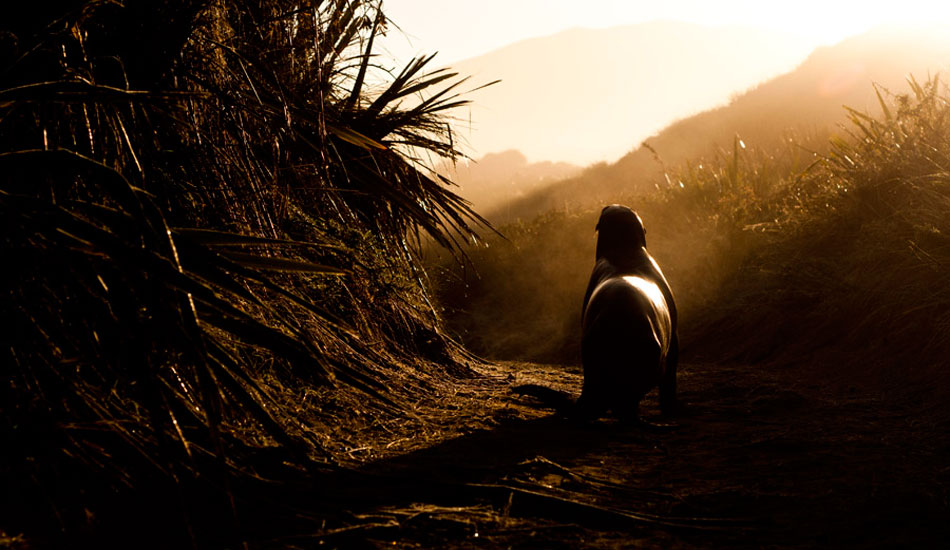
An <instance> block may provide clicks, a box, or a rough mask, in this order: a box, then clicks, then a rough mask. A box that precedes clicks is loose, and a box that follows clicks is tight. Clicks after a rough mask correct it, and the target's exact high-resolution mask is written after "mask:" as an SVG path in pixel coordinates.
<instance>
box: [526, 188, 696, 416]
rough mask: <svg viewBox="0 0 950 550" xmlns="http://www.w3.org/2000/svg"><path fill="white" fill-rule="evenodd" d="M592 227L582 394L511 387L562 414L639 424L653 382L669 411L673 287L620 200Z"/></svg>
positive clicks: (675, 351) (674, 359)
mask: <svg viewBox="0 0 950 550" xmlns="http://www.w3.org/2000/svg"><path fill="white" fill-rule="evenodd" d="M597 231H598V232H599V234H598V237H597V251H596V263H595V264H594V270H593V273H591V276H590V283H589V284H588V285H587V292H586V294H585V295H584V308H583V322H582V328H583V330H582V340H581V356H582V359H583V363H584V387H583V390H582V392H581V396H580V398H579V399H578V400H577V402H576V403H574V402H573V400H572V399H571V398H570V397H569V396H568V395H567V394H565V393H563V392H559V391H557V390H553V389H551V388H546V387H544V386H538V385H536V384H528V385H522V386H517V387H515V388H513V390H514V391H515V392H518V393H521V394H524V395H532V396H534V397H537V398H539V399H541V400H542V401H544V402H545V403H547V404H548V405H550V406H553V407H554V408H555V409H557V410H558V411H559V412H561V413H562V414H566V415H568V416H580V417H581V418H584V419H589V420H590V419H596V418H599V417H601V416H603V415H604V414H605V413H607V412H608V411H612V412H613V413H614V414H615V415H617V416H619V417H620V418H622V419H627V420H637V421H639V408H640V401H641V400H642V399H643V397H644V396H645V395H646V394H647V393H648V392H649V391H650V390H652V389H653V388H655V387H657V386H659V387H660V410H661V411H662V413H663V415H664V416H669V415H672V414H673V413H674V412H675V411H674V409H675V408H676V366H677V363H678V361H679V340H678V337H677V334H676V324H677V314H676V302H675V301H674V300H673V291H672V290H671V289H670V285H669V283H668V282H667V281H666V277H664V276H663V272H662V271H661V270H660V266H659V265H657V263H656V260H654V259H653V257H652V256H651V255H650V253H649V252H647V249H646V231H645V230H644V229H643V221H642V220H641V219H640V216H638V215H637V213H636V212H634V211H633V210H631V209H629V208H627V207H626V206H621V205H619V204H613V205H610V206H606V207H604V209H603V210H602V211H601V213H600V220H599V221H598V222H597ZM644 424H645V425H646V427H649V428H663V427H664V426H660V425H656V424H650V423H644Z"/></svg>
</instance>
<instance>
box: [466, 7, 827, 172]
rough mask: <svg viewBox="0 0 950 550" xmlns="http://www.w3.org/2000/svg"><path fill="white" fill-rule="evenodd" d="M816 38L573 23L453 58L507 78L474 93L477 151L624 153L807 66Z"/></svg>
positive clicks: (604, 156) (586, 157)
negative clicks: (589, 26) (658, 133)
mask: <svg viewBox="0 0 950 550" xmlns="http://www.w3.org/2000/svg"><path fill="white" fill-rule="evenodd" d="M811 49H812V44H811V43H809V42H807V41H805V40H803V39H801V38H799V37H796V36H793V35H786V34H782V33H775V32H772V31H764V30H761V29H755V28H749V27H738V26H728V27H726V26H724V27H705V26H701V25H695V24H690V23H682V22H650V23H642V24H637V25H630V26H623V27H615V28H608V29H596V30H591V29H573V30H568V31H564V32H561V33H557V34H554V35H551V36H546V37H541V38H535V39H530V40H525V41H522V42H518V43H516V44H513V45H510V46H507V47H504V48H501V49H499V50H496V51H494V52H491V53H488V54H486V55H484V56H480V57H477V58H473V59H469V60H466V61H462V62H459V63H455V64H453V66H452V68H453V70H458V71H459V72H460V73H461V74H465V75H472V76H473V77H474V79H473V80H476V81H489V80H494V79H501V80H502V82H501V83H500V84H498V85H495V86H491V87H489V88H487V89H485V90H481V91H479V92H478V94H477V95H476V96H475V97H474V98H473V99H474V101H475V104H474V105H473V106H472V112H471V120H472V121H473V122H472V129H471V132H469V131H467V129H466V130H463V131H462V134H463V137H464V138H466V139H467V140H468V141H469V142H470V143H471V145H472V146H473V148H474V150H475V156H480V155H485V154H487V153H494V152H499V151H505V150H510V149H518V150H520V151H522V152H524V154H525V155H526V156H527V157H528V158H529V159H531V160H556V161H565V162H571V163H575V164H581V165H584V164H590V163H592V162H597V161H604V160H611V161H612V160H615V159H617V158H619V157H620V156H621V155H623V154H624V153H625V152H627V151H629V150H630V149H631V148H632V147H633V146H635V145H636V144H637V143H639V142H640V141H641V140H642V139H643V138H645V137H647V136H649V135H651V134H653V133H655V132H656V131H658V130H660V129H661V128H663V127H665V126H667V125H668V124H670V123H671V122H672V121H674V120H676V119H678V118H682V117H683V116H686V115H689V114H692V113H696V112H700V111H702V110H705V109H709V108H711V107H714V106H716V105H721V104H723V103H725V102H727V101H728V99H729V96H730V95H731V94H733V93H735V92H736V91H742V90H746V89H748V88H749V87H751V86H754V85H755V84H757V83H759V82H762V81H764V80H766V79H767V78H770V77H772V76H775V75H778V74H782V73H784V72H786V71H788V70H790V69H791V68H793V67H794V66H795V65H797V64H798V63H800V62H801V61H802V60H803V59H804V58H805V57H806V56H807V55H808V53H809V52H810V51H811Z"/></svg>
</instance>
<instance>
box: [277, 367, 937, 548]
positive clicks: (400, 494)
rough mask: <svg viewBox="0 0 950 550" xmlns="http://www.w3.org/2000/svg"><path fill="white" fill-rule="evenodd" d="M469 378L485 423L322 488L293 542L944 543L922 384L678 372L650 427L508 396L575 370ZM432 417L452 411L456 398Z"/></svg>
mask: <svg viewBox="0 0 950 550" xmlns="http://www.w3.org/2000/svg"><path fill="white" fill-rule="evenodd" d="M481 370H482V371H483V374H484V375H485V376H484V378H482V379H479V380H476V381H473V382H472V384H471V387H469V388H468V389H467V390H466V392H468V393H467V394H466V395H465V397H467V399H468V401H467V402H468V403H470V406H471V408H472V409H473V410H478V411H479V414H482V415H483V412H484V411H485V410H490V411H492V414H491V418H490V419H487V420H486V419H485V418H480V420H478V422H473V424H472V425H473V426H474V427H478V426H489V427H487V428H485V429H477V430H476V431H473V432H471V433H467V434H460V435H458V436H457V437H449V438H447V439H444V440H443V441H441V442H439V443H436V444H434V445H432V446H429V447H427V448H422V449H417V450H414V451H410V452H407V453H403V454H400V455H398V456H394V457H391V458H387V459H383V460H379V461H375V462H372V463H370V464H368V465H366V466H365V467H364V468H363V469H362V473H361V474H359V475H357V476H356V477H348V478H346V479H341V480H338V483H340V486H339V488H341V489H343V488H345V489H346V490H345V491H343V492H344V493H346V494H347V497H346V498H344V499H342V500H341V501H340V502H339V506H340V509H341V510H343V511H344V512H345V514H346V517H348V518H349V519H348V520H347V521H345V522H343V523H341V524H340V525H336V526H328V525H324V526H323V529H321V531H320V533H319V534H316V535H314V534H312V533H311V534H310V535H308V536H306V537H305V538H304V539H301V541H303V540H307V541H308V542H307V544H305V545H304V546H307V547H310V546H311V544H312V543H313V542H314V538H316V539H318V540H319V542H320V544H321V547H324V548H332V547H339V548H629V547H638V548H639V547H644V548H709V547H722V548H816V547H820V548H887V547H908V548H910V547H914V548H937V547H944V546H943V545H944V544H946V543H947V540H950V489H948V488H950V435H948V434H950V414H948V413H947V410H948V406H947V404H946V403H944V402H938V401H935V399H934V398H933V395H932V393H931V392H928V391H927V390H926V388H922V389H919V390H913V391H912V390H907V391H901V392H897V391H891V390H887V389H884V390H878V391H873V390H871V389H869V388H867V387H864V388H857V387H854V386H849V385H848V384H846V383H844V384H842V383H840V382H833V381H829V382H827V383H826V381H825V380H823V379H822V377H821V376H820V372H821V367H820V366H816V365H810V366H809V367H808V368H806V367H803V366H795V365H792V366H786V367H771V368H765V367H756V366H750V365H721V364H685V365H681V371H680V372H681V375H680V378H679V386H680V397H681V400H682V402H683V404H684V407H683V411H682V414H681V415H680V416H679V418H677V419H676V424H677V427H676V428H675V429H673V430H671V431H668V432H653V431H645V430H643V429H642V428H639V427H636V426H630V425H624V424H620V423H618V422H616V421H611V420H604V421H600V422H597V423H593V424H588V425H582V424H578V423H575V422H572V421H569V420H565V419H561V418H558V417H556V416H554V415H553V413H552V412H551V411H549V410H545V409H543V408H541V407H540V406H539V405H538V402H536V401H534V400H533V399H532V398H530V397H522V396H518V395H516V394H514V393H512V392H511V391H510V388H511V387H512V386H514V385H517V384H523V383H540V384H545V385H548V386H550V387H553V388H557V389H563V390H566V391H571V392H576V391H578V390H579V388H580V383H581V374H580V371H579V370H578V369H576V368H573V369H571V368H565V367H559V366H546V365H534V364H525V363H506V364H500V365H491V366H484V367H482V369H481ZM816 373H818V375H816ZM809 380H811V381H814V382H809ZM655 397H656V396H655V395H651V396H648V398H647V400H646V401H645V402H644V403H643V406H642V412H643V414H644V416H645V417H647V418H650V417H651V416H654V415H656V414H657V413H658V409H657V406H656V399H655ZM465 402H466V401H465V400H462V401H460V403H465ZM446 414H447V415H462V416H464V415H466V414H467V411H466V406H465V405H461V406H460V408H459V409H457V410H455V411H454V412H453V411H451V410H447V411H446ZM453 420H454V421H457V418H455V419H453ZM331 483H332V482H331ZM282 542H283V543H284V544H286V543H287V542H288V540H286V539H285V540H283V541H282Z"/></svg>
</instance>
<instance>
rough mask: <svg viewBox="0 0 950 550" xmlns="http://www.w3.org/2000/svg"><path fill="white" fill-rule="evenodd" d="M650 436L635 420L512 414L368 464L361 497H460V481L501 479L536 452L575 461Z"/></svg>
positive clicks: (388, 501)
mask: <svg viewBox="0 0 950 550" xmlns="http://www.w3.org/2000/svg"><path fill="white" fill-rule="evenodd" d="M649 438H650V435H649V434H645V433H643V432H642V431H641V430H639V429H638V428H637V427H636V426H631V425H628V424H623V423H620V422H614V421H605V422H595V423H588V424H582V423H579V422H574V421H569V420H565V419H563V418H560V417H557V416H555V415H551V416H547V417H543V418H539V419H534V420H510V421H507V422H505V423H503V424H502V425H500V426H498V427H496V428H494V429H491V430H482V431H478V432H474V433H471V434H468V435H464V436H461V437H457V438H454V439H451V440H448V441H445V442H442V443H440V444H438V445H435V446H433V447H429V448H426V449H422V450H419V451H416V452H412V453H409V454H406V455H401V456H398V457H394V458H391V459H384V460H380V461H377V462H373V463H371V464H367V465H366V466H364V467H363V468H361V469H360V470H359V473H358V474H357V475H358V476H361V477H362V481H363V483H360V484H359V485H360V486H361V489H362V490H361V491H360V495H359V500H360V501H361V503H362V504H363V505H366V504H368V503H370V502H372V503H373V505H374V506H387V505H399V504H401V503H407V502H413V501H419V500H421V499H425V500H428V501H440V500H446V499H449V500H453V501H456V502H457V499H458V498H459V497H463V495H462V494H460V488H461V487H465V486H469V485H470V484H491V483H498V482H502V481H504V479H505V478H506V477H507V476H510V475H512V474H515V473H516V472H517V471H518V469H519V465H520V464H522V463H524V462H525V461H528V460H531V459H534V458H536V457H539V456H540V457H544V458H546V459H548V460H551V461H554V462H562V461H563V462H571V461H572V460H576V459H578V458H581V457H583V456H585V455H591V456H603V455H604V454H605V453H606V452H608V449H609V448H610V447H612V446H614V445H616V444H618V443H626V444H636V443H638V442H639V443H642V444H643V445H648V444H649V443H648V439H649ZM352 481H353V479H352V478H351V479H350V484H349V486H350V489H351V490H352V489H354V486H353V484H352ZM463 492H464V491H463ZM351 495H353V496H355V495H354V494H353V493H351Z"/></svg>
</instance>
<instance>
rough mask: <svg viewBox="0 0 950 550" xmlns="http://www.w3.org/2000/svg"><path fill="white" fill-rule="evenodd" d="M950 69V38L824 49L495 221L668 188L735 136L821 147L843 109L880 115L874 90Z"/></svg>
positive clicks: (891, 38) (871, 36)
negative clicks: (677, 173) (679, 173)
mask: <svg viewBox="0 0 950 550" xmlns="http://www.w3.org/2000/svg"><path fill="white" fill-rule="evenodd" d="M948 63H950V34H948V33H940V32H936V31H935V32H921V31H914V30H901V29H878V30H875V31H872V32H869V33H866V34H863V35H859V36H856V37H853V38H850V39H847V40H844V41H842V42H840V43H838V44H836V45H834V46H828V47H822V48H819V49H817V50H816V51H815V52H814V53H813V54H812V55H810V56H809V57H808V59H807V60H806V61H805V62H804V63H802V64H801V66H799V67H798V68H797V69H795V70H794V71H792V72H790V73H787V74H784V75H782V76H779V77H777V78H774V79H772V80H770V81H768V82H766V83H764V84H761V85H759V86H758V87H756V88H755V89H753V90H750V91H748V92H746V93H745V94H742V95H740V96H737V97H735V98H734V99H733V100H732V102H731V103H730V104H729V105H727V106H724V107H720V108H716V109H713V110H709V111H706V112H703V113H700V114H698V115H695V116H692V117H689V118H686V119H684V120H681V121H679V122H676V123H674V124H672V125H670V126H669V127H667V128H666V129H664V130H663V131H662V132H660V133H659V134H657V135H655V136H653V137H651V138H649V139H648V140H646V143H647V144H649V146H650V147H651V148H652V149H653V150H652V151H651V150H650V148H647V147H642V146H641V147H639V148H637V149H635V150H633V151H632V152H630V153H628V154H627V155H626V156H624V157H623V158H621V159H620V160H619V161H617V162H616V163H613V164H610V165H607V164H603V163H601V164H599V165H595V166H592V167H590V168H588V169H587V170H585V171H584V173H582V174H581V175H580V176H578V177H576V178H572V179H569V180H565V181H562V182H558V183H555V184H553V185H551V186H548V187H545V188H543V189H539V190H537V191H535V192H533V193H531V194H529V195H527V196H525V197H524V198H522V199H518V200H516V201H515V202H514V203H512V204H509V205H506V206H505V207H504V209H503V210H502V209H499V211H497V212H495V213H494V215H491V214H492V213H489V214H490V216H489V217H490V218H491V219H492V220H493V221H494V222H496V223H504V222H506V221H510V220H513V219H516V218H523V219H529V218H531V217H533V216H535V215H537V214H538V213H541V212H546V211H548V210H551V209H554V208H564V207H565V206H566V205H574V206H581V207H583V206H590V205H592V204H596V203H603V202H612V201H616V200H617V197H618V196H620V195H622V194H627V195H629V194H636V193H639V192H643V191H645V190H648V189H652V188H653V186H654V185H656V184H657V182H660V181H662V178H661V177H660V176H662V173H663V170H664V166H673V165H677V164H680V163H682V162H685V161H686V160H691V161H693V162H701V159H702V158H704V157H705V158H707V159H710V158H712V157H715V156H716V155H717V151H721V150H724V149H725V150H731V148H732V146H733V140H734V139H735V137H736V136H740V137H741V138H742V140H744V142H746V143H750V144H752V145H755V146H759V147H763V148H766V149H767V148H769V147H772V146H774V145H776V142H777V141H779V140H782V139H785V137H787V136H788V135H789V134H790V133H794V134H796V139H797V141H798V142H808V141H809V140H811V141H814V142H816V143H818V142H821V141H823V138H824V137H825V136H827V135H828V133H829V132H830V131H832V130H834V129H835V127H836V125H837V124H838V123H840V122H841V121H842V120H844V118H845V116H846V115H847V111H846V110H845V108H844V106H845V105H847V106H849V107H852V108H855V109H857V110H859V111H862V110H867V111H868V112H870V113H872V114H873V113H877V112H879V110H880V107H879V102H878V99H877V97H876V95H875V91H874V87H873V84H874V83H877V84H879V85H881V86H882V87H883V88H884V89H885V90H890V91H892V92H894V93H903V92H906V91H907V84H906V79H907V77H908V75H917V76H919V77H925V76H926V75H927V74H928V73H934V72H939V71H940V70H942V69H945V68H946V67H947V64H948ZM885 95H886V94H885ZM654 151H655V152H656V155H654Z"/></svg>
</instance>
